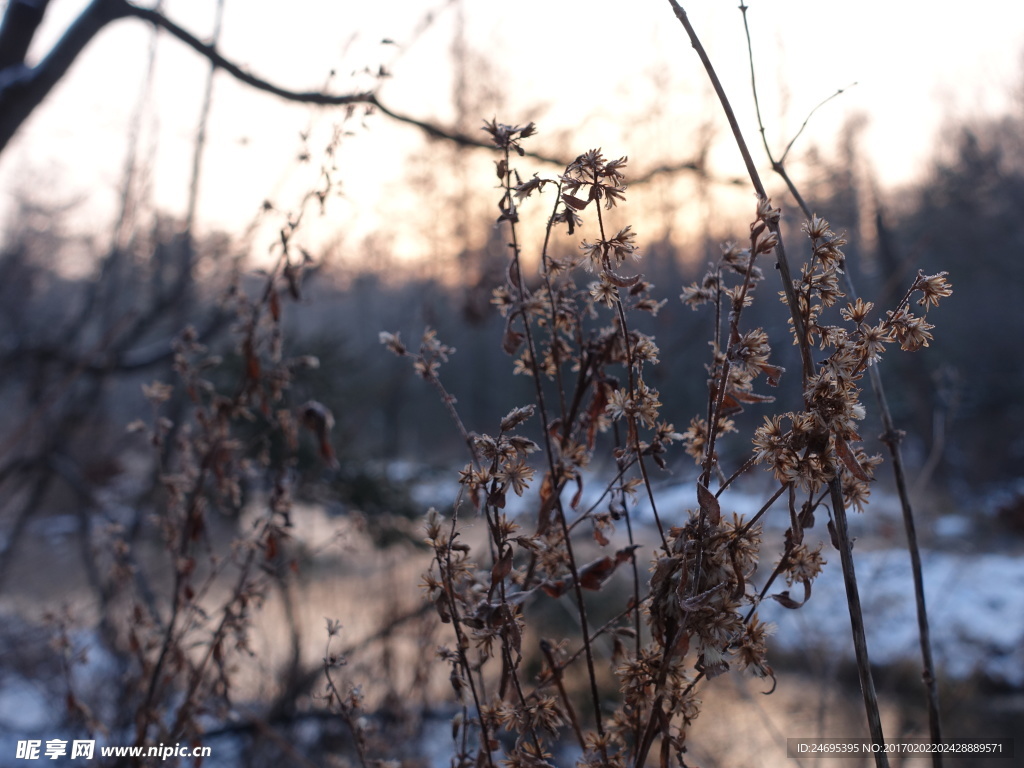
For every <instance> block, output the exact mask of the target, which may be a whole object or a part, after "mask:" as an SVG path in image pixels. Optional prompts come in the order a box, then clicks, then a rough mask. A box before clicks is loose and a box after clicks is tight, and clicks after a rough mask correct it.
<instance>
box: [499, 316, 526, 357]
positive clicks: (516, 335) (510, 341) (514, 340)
mask: <svg viewBox="0 0 1024 768" xmlns="http://www.w3.org/2000/svg"><path fill="white" fill-rule="evenodd" d="M514 319H515V316H514V315H509V316H508V319H507V320H505V333H504V334H503V335H502V337H501V348H502V349H503V350H505V354H507V355H514V354H516V353H517V352H518V351H519V348H520V347H521V346H522V345H523V341H524V340H525V339H526V337H525V336H523V334H521V333H520V332H519V331H517V330H516V329H515V328H513V327H512V321H513V320H514Z"/></svg>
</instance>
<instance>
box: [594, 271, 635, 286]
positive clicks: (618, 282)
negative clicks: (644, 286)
mask: <svg viewBox="0 0 1024 768" xmlns="http://www.w3.org/2000/svg"><path fill="white" fill-rule="evenodd" d="M601 277H602V278H603V279H605V280H607V281H608V282H609V283H611V284H612V285H615V286H618V287H619V288H630V287H632V286H634V285H636V284H637V283H639V282H640V281H641V280H642V279H643V275H633V276H632V277H623V276H622V275H620V274H617V273H615V272H612V271H611V270H610V269H606V270H604V271H603V272H601Z"/></svg>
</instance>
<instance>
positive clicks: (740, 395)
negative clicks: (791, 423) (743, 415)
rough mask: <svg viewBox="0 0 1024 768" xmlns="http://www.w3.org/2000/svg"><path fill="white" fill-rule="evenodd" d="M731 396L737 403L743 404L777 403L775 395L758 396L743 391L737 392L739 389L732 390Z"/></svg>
mask: <svg viewBox="0 0 1024 768" xmlns="http://www.w3.org/2000/svg"><path fill="white" fill-rule="evenodd" d="M730 394H731V395H732V396H733V397H734V398H736V400H737V401H739V402H741V403H774V402H775V396H774V395H757V394H754V393H753V392H742V391H740V390H737V389H734V390H732V391H731V392H730Z"/></svg>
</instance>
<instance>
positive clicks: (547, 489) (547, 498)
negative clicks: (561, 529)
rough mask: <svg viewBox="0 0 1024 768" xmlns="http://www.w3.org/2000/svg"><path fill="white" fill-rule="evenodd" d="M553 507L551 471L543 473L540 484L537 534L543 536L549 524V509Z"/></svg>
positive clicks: (553, 496)
mask: <svg viewBox="0 0 1024 768" xmlns="http://www.w3.org/2000/svg"><path fill="white" fill-rule="evenodd" d="M554 507H555V486H554V483H552V482H551V472H545V473H544V480H543V481H541V484H540V509H538V510H537V535H538V536H543V535H544V534H545V533H547V530H548V528H549V527H550V525H551V510H552V509H554Z"/></svg>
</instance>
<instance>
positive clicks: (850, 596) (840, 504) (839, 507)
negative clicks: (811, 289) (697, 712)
mask: <svg viewBox="0 0 1024 768" xmlns="http://www.w3.org/2000/svg"><path fill="white" fill-rule="evenodd" d="M669 4H670V5H671V6H672V10H673V11H674V12H675V15H676V18H677V19H679V22H680V23H681V24H682V25H683V28H684V29H685V30H686V34H687V36H688V37H689V39H690V43H691V45H692V46H693V48H694V50H695V51H696V52H697V55H698V56H699V57H700V60H701V62H702V63H703V65H704V69H705V71H706V72H707V75H708V78H709V79H710V80H711V83H712V85H713V86H714V89H715V92H716V93H717V94H718V98H719V101H720V102H721V104H722V109H723V111H724V112H725V115H726V117H727V119H728V121H729V125H730V127H731V128H732V133H733V137H734V138H735V139H736V144H737V146H738V148H739V151H740V154H741V155H742V157H743V162H744V164H745V165H746V167H747V173H748V174H749V176H750V181H751V183H752V184H753V186H754V189H755V191H756V192H757V194H758V196H759V197H761V198H765V199H767V197H768V195H767V193H766V192H765V188H764V185H763V184H762V183H761V177H760V175H759V174H758V171H757V168H756V166H755V165H754V162H753V159H752V158H751V155H750V150H749V149H748V147H747V144H746V141H745V140H744V139H743V134H742V132H741V131H740V127H739V123H738V121H737V120H736V115H735V113H734V112H733V109H732V106H731V104H730V103H729V99H728V96H727V95H726V93H725V89H724V88H723V87H722V83H721V81H720V80H719V79H718V75H717V73H716V72H715V69H714V66H713V65H712V63H711V60H710V58H708V55H707V52H706V51H705V50H704V46H703V45H702V44H701V42H700V39H699V38H698V37H697V33H696V31H695V30H694V28H693V25H692V24H690V20H689V17H688V16H687V15H686V11H685V10H683V8H682V6H680V5H679V3H678V2H677V1H676V0H669ZM769 228H770V230H771V231H772V232H773V233H774V234H775V235H776V237H777V238H778V245H777V246H776V254H777V257H778V264H779V271H780V273H781V275H782V279H783V288H784V290H785V293H786V299H787V302H788V304H789V309H790V313H791V314H792V317H793V328H794V331H795V332H796V334H797V339H798V341H799V344H800V357H801V361H802V363H803V381H804V383H805V384H806V381H807V379H808V378H809V377H810V375H811V374H812V372H813V370H814V367H813V363H812V360H811V351H810V342H809V339H808V336H807V329H806V326H805V324H804V321H803V317H802V316H801V313H800V308H799V304H798V303H797V301H796V295H795V290H794V288H793V281H792V278H791V276H790V270H789V264H788V261H787V259H786V253H785V250H784V247H783V241H782V233H781V231H779V225H778V223H777V222H771V223H769ZM829 485H830V490H831V492H832V504H833V507H834V509H833V516H834V517H835V520H836V527H837V529H839V530H840V541H839V544H840V557H841V558H842V562H843V576H844V580H845V582H846V590H847V604H848V606H849V609H850V618H851V624H852V629H853V638H854V647H855V649H856V653H857V668H858V672H859V673H860V676H861V689H862V691H863V693H864V705H865V710H866V713H867V718H868V723H869V728H870V730H871V738H872V740H873V741H875V742H876V743H884V737H883V734H882V728H881V718H880V715H879V711H878V699H877V695H876V694H875V688H874V680H873V678H872V676H871V666H870V661H869V659H868V652H867V638H866V636H865V634H864V617H863V612H862V610H861V605H860V596H859V593H858V591H857V577H856V574H855V572H854V567H853V552H852V549H851V546H850V541H849V536H848V533H847V530H846V509H845V506H844V501H843V494H842V488H841V486H840V484H839V480H838V478H836V479H833V480H832V481H831V483H830V484H829ZM875 764H876V765H877V766H878V768H887V767H888V765H889V761H888V758H887V757H886V755H885V753H884V752H882V751H879V752H876V753H875Z"/></svg>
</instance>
